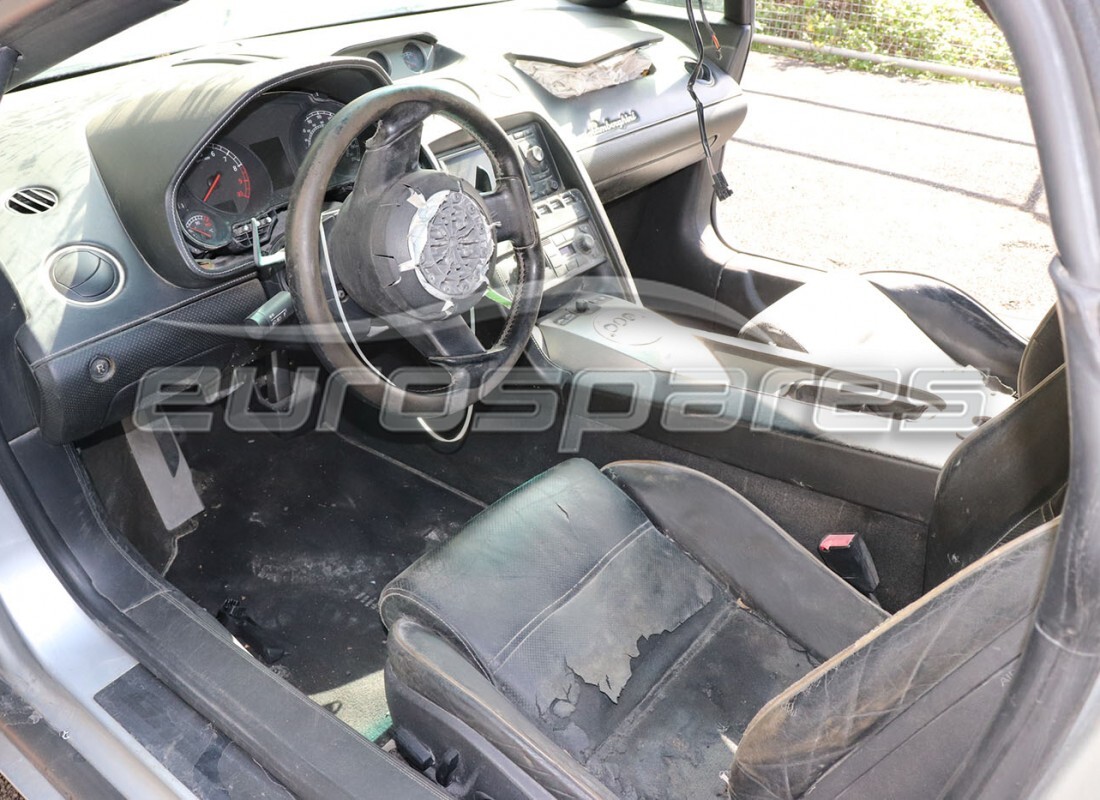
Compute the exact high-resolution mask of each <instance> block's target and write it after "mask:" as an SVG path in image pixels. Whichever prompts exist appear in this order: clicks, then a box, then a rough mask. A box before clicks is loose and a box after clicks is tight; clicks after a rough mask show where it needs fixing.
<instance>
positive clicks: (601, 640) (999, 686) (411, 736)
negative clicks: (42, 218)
mask: <svg viewBox="0 0 1100 800" xmlns="http://www.w3.org/2000/svg"><path fill="white" fill-rule="evenodd" d="M1067 425H1068V422H1067V414H1066V396H1065V370H1064V368H1060V369H1058V370H1057V371H1056V372H1055V373H1054V374H1052V375H1050V376H1048V377H1047V378H1046V379H1045V380H1043V381H1042V382H1041V383H1040V384H1039V385H1038V386H1036V387H1034V388H1033V389H1031V391H1030V392H1029V393H1028V394H1027V395H1026V396H1025V397H1023V398H1022V399H1021V400H1020V401H1019V402H1018V403H1016V404H1015V405H1014V406H1012V408H1010V409H1009V410H1008V411H1007V412H1005V413H1004V414H1002V415H1001V416H1000V417H998V418H996V419H994V420H992V421H991V422H989V423H987V424H986V425H984V426H982V427H981V428H979V429H978V431H976V432H975V433H974V434H972V435H971V436H970V437H969V438H968V439H967V440H966V441H964V442H963V443H962V444H961V445H960V447H959V449H958V450H957V451H956V453H955V454H954V456H953V457H952V458H951V459H950V460H949V462H948V465H947V467H945V470H944V473H943V474H942V475H941V479H940V484H939V486H938V489H937V494H936V498H935V504H934V508H933V512H932V517H931V524H930V544H929V551H928V552H929V556H928V564H927V569H926V575H927V576H937V577H935V578H933V579H932V580H934V581H938V580H941V579H943V578H946V580H945V581H944V582H942V583H939V584H938V585H936V586H935V587H934V588H932V587H931V586H929V587H926V588H931V591H929V592H928V593H927V594H925V595H924V596H923V597H922V598H921V599H920V600H918V601H917V602H915V603H913V604H911V605H910V606H908V607H907V608H905V609H903V610H902V611H900V612H898V613H897V614H894V615H892V616H891V615H890V614H888V613H887V612H886V611H884V610H883V609H882V608H880V607H879V606H878V605H877V604H875V603H874V602H872V600H871V599H869V598H868V597H865V596H863V595H861V594H860V593H858V592H857V591H856V590H855V589H853V588H852V587H851V586H849V585H848V584H847V583H845V582H844V581H842V580H841V579H840V578H838V577H837V576H836V575H835V574H833V573H832V572H831V571H830V570H829V569H827V568H826V567H825V566H824V565H823V564H822V562H821V561H819V560H818V559H817V558H816V557H815V556H814V555H813V554H811V553H810V552H809V551H807V550H806V549H805V548H803V547H801V546H800V545H799V544H798V543H797V542H796V541H795V540H794V539H792V538H791V537H790V536H789V535H788V534H787V533H785V532H784V531H783V530H781V529H780V528H779V527H778V526H777V525H775V523H774V522H772V521H771V520H770V519H768V518H767V517H766V516H764V515H763V514H762V513H761V512H760V511H759V510H757V509H756V508H755V507H754V506H752V505H751V504H750V503H749V502H748V501H746V500H745V499H744V498H742V497H740V496H739V495H738V494H736V493H735V492H733V491H732V490H731V489H729V488H728V487H727V486H725V485H724V484H721V483H719V482H717V481H715V480H713V479H711V478H709V477H707V476H705V475H703V474H701V473H698V472H695V471H693V470H690V469H687V468H684V467H680V466H676V465H672V464H666V463H658V462H619V463H615V464H612V465H610V466H608V467H606V468H604V469H603V470H599V469H597V468H596V467H595V466H593V465H592V464H590V463H588V462H586V461H582V460H571V461H567V462H564V463H562V464H560V465H558V466H557V467H554V468H553V469H551V470H549V471H547V472H545V473H543V474H542V475H539V476H538V477H536V478H535V479H533V480H532V481H530V482H528V483H527V484H525V485H523V486H521V487H520V488H518V489H516V490H515V491H513V492H512V493H511V494H509V495H507V496H506V497H504V498H503V499H502V500H500V501H498V502H497V503H495V504H494V505H492V506H491V507H490V508H488V509H486V510H485V511H484V512H482V513H481V514H480V515H479V516H477V517H475V518H474V519H473V520H472V521H471V522H470V523H469V524H468V525H467V526H466V528H465V529H464V530H463V531H462V532H461V533H459V534H458V535H457V536H456V537H455V538H454V539H452V540H450V541H449V542H447V543H446V544H445V545H443V546H442V547H440V548H439V549H438V550H436V551H434V552H433V553H430V554H428V555H426V556H424V557H423V558H421V559H420V560H419V561H417V562H416V563H415V564H413V565H412V566H411V567H410V568H409V569H407V570H406V571H405V572H403V573H402V574H401V575H399V576H398V577H397V578H396V579H395V580H394V581H393V582H391V583H390V584H389V585H388V586H387V587H386V589H385V590H384V591H383V593H382V596H381V600H380V613H381V614H382V618H383V620H384V621H385V623H386V625H387V626H388V628H389V631H390V636H389V640H388V644H387V647H388V662H387V667H386V674H385V678H386V691H387V698H388V700H389V704H390V710H391V713H392V715H393V718H394V721H395V726H396V730H397V735H396V738H397V741H398V744H399V747H400V748H401V749H402V752H404V753H405V754H406V756H407V757H409V759H410V760H411V761H413V762H414V763H415V764H417V765H418V766H420V767H421V768H422V769H424V770H425V771H426V772H427V773H428V774H430V775H433V776H434V777H436V779H437V780H439V781H440V782H441V783H444V784H445V785H447V786H448V790H449V791H450V792H451V793H453V794H455V795H457V796H462V797H474V798H480V799H481V800H484V798H492V799H493V800H503V798H506V797H528V798H600V799H601V800H610V799H611V798H630V799H631V800H634V799H635V798H653V799H654V800H656V798H685V800H686V798H697V797H715V796H719V795H722V794H724V793H726V792H727V791H728V792H729V794H730V796H731V797H733V798H737V800H750V799H751V800H777V799H782V800H788V799H790V800H793V798H801V797H807V796H812V797H815V798H818V797H821V798H834V797H848V798H864V797H891V798H897V799H899V800H903V799H904V798H912V799H913V800H923V799H924V798H927V797H935V796H937V795H938V793H939V791H940V789H941V788H943V787H944V786H945V785H946V784H947V782H948V781H949V780H950V778H951V776H952V774H953V773H954V771H955V770H956V768H957V767H958V764H959V762H960V760H961V758H962V756H963V754H965V753H966V752H967V750H968V748H969V747H970V745H971V744H972V743H973V742H974V741H975V740H976V739H977V738H978V737H980V735H981V734H982V732H983V730H984V727H985V726H986V725H987V724H988V723H989V722H990V720H991V719H992V715H993V713H994V712H995V710H996V707H997V704H998V702H999V700H1000V698H1001V696H1002V695H1003V692H1004V690H1005V687H1006V685H1007V683H1008V681H1009V676H1010V675H1011V672H1012V670H1013V667H1014V664H1015V662H1016V660H1017V659H1018V656H1019V653H1020V651H1021V648H1022V646H1023V642H1024V640H1025V637H1026V636H1027V633H1028V631H1029V629H1030V618H1031V615H1032V612H1033V610H1034V608H1035V604H1036V602H1037V598H1038V595H1039V591H1040V587H1041V584H1042V578H1043V575H1044V572H1045V567H1046V564H1047V561H1048V557H1049V554H1050V552H1051V549H1052V544H1053V541H1054V537H1055V533H1056V528H1057V519H1056V518H1054V514H1055V512H1056V511H1057V506H1056V503H1057V498H1058V496H1060V490H1061V487H1062V486H1063V485H1064V482H1065V479H1066V469H1067V467H1066V451H1065V447H1064V446H1061V445H1059V442H1066V441H1067V440H1068V428H1067ZM823 533H827V531H823ZM990 551H991V552H990ZM967 564H969V566H966V565H967ZM960 570H961V571H960ZM731 764H732V767H731Z"/></svg>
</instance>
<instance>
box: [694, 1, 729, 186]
mask: <svg viewBox="0 0 1100 800" xmlns="http://www.w3.org/2000/svg"><path fill="white" fill-rule="evenodd" d="M684 6H685V8H686V9H687V15H688V23H689V24H690V25H691V34H692V36H693V37H694V38H695V49H696V54H697V55H696V59H695V68H694V69H692V71H691V75H690V76H689V77H688V82H687V90H688V94H689V95H691V99H692V100H693V101H694V102H695V116H696V118H697V119H698V122H699V140H700V141H701V142H702V144H703V154H704V155H705V156H706V161H707V168H708V169H709V170H710V177H711V180H712V181H713V182H714V193H715V194H716V195H717V196H718V199H719V200H725V199H726V198H727V197H729V196H731V195H732V194H733V191H732V190H731V189H730V186H729V183H728V182H727V181H726V176H725V175H723V174H722V170H721V169H719V168H718V166H717V165H716V164H715V163H714V153H713V152H711V149H710V136H709V135H708V134H707V117H706V110H705V109H704V108H703V103H702V101H701V100H700V99H699V95H697V94H696V93H695V84H696V82H697V81H698V80H699V77H700V76H701V75H702V74H703V66H704V65H703V56H704V55H705V54H706V46H705V45H704V44H703V34H702V32H701V31H700V30H699V21H698V20H697V19H696V18H695V7H694V6H693V5H692V2H691V0H684ZM699 14H700V15H701V16H702V18H703V24H704V25H706V27H707V30H708V31H710V38H711V41H713V42H714V47H715V49H717V50H719V52H721V46H720V44H719V42H718V37H717V36H715V34H714V29H713V28H711V26H710V22H708V21H707V12H706V9H705V8H704V7H703V0H699Z"/></svg>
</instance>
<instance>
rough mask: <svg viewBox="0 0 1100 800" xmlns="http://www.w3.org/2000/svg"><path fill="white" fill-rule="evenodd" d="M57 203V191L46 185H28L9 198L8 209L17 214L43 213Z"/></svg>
mask: <svg viewBox="0 0 1100 800" xmlns="http://www.w3.org/2000/svg"><path fill="white" fill-rule="evenodd" d="M56 205H57V192H55V191H54V190H53V189H47V188H46V187H45V186H28V187H26V188H25V189H20V190H19V191H18V192H15V193H14V194H13V195H12V196H11V197H9V198H8V202H7V206H8V209H9V210H11V211H14V212H15V213H16V214H41V213H42V212H44V211H49V210H50V209H51V208H53V207H54V206H56Z"/></svg>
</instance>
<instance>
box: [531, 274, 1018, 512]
mask: <svg viewBox="0 0 1100 800" xmlns="http://www.w3.org/2000/svg"><path fill="white" fill-rule="evenodd" d="M534 339H535V341H536V343H537V345H538V349H539V351H540V353H541V354H542V356H544V357H545V359H546V360H547V361H548V362H549V363H551V364H553V365H554V366H555V367H557V368H558V369H560V370H562V371H563V372H565V373H566V374H567V375H568V376H569V378H570V385H571V386H572V392H573V394H574V395H579V396H581V397H583V398H584V400H583V401H582V402H579V403H578V402H572V403H570V405H569V413H570V414H572V415H577V414H579V415H582V416H590V417H591V419H592V420H593V421H598V422H601V423H607V424H609V425H610V426H612V427H619V426H621V425H624V424H625V425H626V426H627V427H628V428H629V429H630V430H634V431H637V432H639V433H642V434H643V435H645V436H647V437H648V438H651V439H655V440H658V441H665V442H667V443H668V444H671V445H674V446H676V447H679V448H682V449H685V450H689V451H692V452H695V453H698V454H700V455H705V456H708V457H711V458H715V459H718V460H721V461H724V462H726V463H730V464H734V465H736V466H740V467H744V468H747V469H750V470H752V471H753V472H758V473H761V474H765V475H769V476H771V477H775V478H780V479H783V480H787V481H791V482H795V483H798V484H800V485H803V486H807V487H810V488H813V489H815V490H818V491H821V492H824V493H826V494H831V495H833V496H835V497H840V498H843V499H846V500H850V501H852V502H856V503H858V504H860V505H865V506H869V507H872V508H877V509H879V510H882V511H887V512H890V513H894V514H899V515H901V516H907V517H911V518H914V519H923V518H924V517H925V515H927V513H928V511H929V509H930V508H931V500H932V496H933V494H934V490H935V484H936V480H937V478H938V476H939V473H940V470H941V469H942V467H943V465H944V464H945V463H946V462H947V460H948V458H949V457H950V456H951V454H952V453H953V452H954V450H955V448H956V447H957V446H958V444H959V442H960V441H961V440H962V439H963V438H965V437H966V436H967V435H968V434H969V433H970V432H971V431H973V430H975V429H976V428H977V426H978V425H980V424H981V422H982V421H983V420H984V419H985V418H988V417H991V416H994V415H996V414H998V413H1000V412H1001V411H1003V410H1004V409H1005V408H1007V407H1008V406H1009V405H1011V403H1012V402H1013V400H1012V397H1011V396H1009V395H1006V394H1003V393H999V392H996V391H993V390H990V389H988V388H986V385H985V380H984V376H982V375H981V374H980V373H979V372H978V371H977V370H974V369H972V368H967V367H959V368H958V369H957V370H948V371H945V372H944V374H943V375H939V376H938V377H937V381H938V382H935V381H933V382H929V383H926V384H924V385H923V386H922V387H917V386H911V385H907V384H906V383H905V382H903V381H901V379H900V378H898V379H897V380H891V379H890V378H889V377H888V376H886V377H884V376H883V375H878V374H874V371H870V370H863V371H860V370H857V369H851V370H844V369H838V368H836V367H835V365H828V364H819V363H815V362H814V361H813V360H812V358H811V357H810V356H809V355H808V354H801V353H795V352H793V351H785V350H780V349H778V348H775V347H773V346H771V345H766V344H760V343H756V342H750V341H746V340H743V339H738V338H735V337H730V336H725V335H722V334H717V333H713V332H710V331H706V330H700V329H696V328H691V327H687V326H685V325H681V324H679V323H678V322H675V321H672V320H670V319H668V318H666V317H664V316H662V315H661V314H658V313H656V312H654V311H652V310H650V309H647V308H645V307H643V306H641V305H639V304H636V303H633V302H630V301H627V300H624V299H622V298H618V297H613V296H611V295H609V294H603V293H581V294H578V295H575V296H574V297H573V299H571V300H570V301H569V302H568V303H566V304H565V305H562V306H560V307H558V308H556V309H554V310H552V311H550V312H549V313H547V314H545V315H544V316H543V318H542V319H541V320H540V322H539V325H538V327H537V328H536V330H535V333H534ZM800 356H801V357H800ZM578 387H581V390H580V391H579V392H578ZM590 402H591V405H590ZM607 408H611V409H617V410H614V411H611V412H606V411H601V410H600V409H607ZM624 408H627V409H629V410H623V409H624ZM593 409H595V410H593ZM639 409H641V410H639Z"/></svg>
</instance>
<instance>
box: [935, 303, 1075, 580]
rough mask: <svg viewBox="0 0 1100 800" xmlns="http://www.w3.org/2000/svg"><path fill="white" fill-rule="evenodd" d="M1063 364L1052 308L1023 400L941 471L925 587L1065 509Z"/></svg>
mask: <svg viewBox="0 0 1100 800" xmlns="http://www.w3.org/2000/svg"><path fill="white" fill-rule="evenodd" d="M1062 362H1063V358H1062V348H1061V337H1060V335H1059V334H1058V319H1057V315H1056V313H1055V312H1054V310H1053V309H1052V310H1051V312H1050V313H1049V314H1047V316H1046V317H1045V318H1044V319H1043V322H1041V323H1040V324H1039V327H1038V329H1037V330H1036V333H1035V336H1033V337H1032V340H1031V342H1030V343H1029V344H1028V347H1027V350H1025V351H1024V357H1023V359H1022V360H1021V362H1020V375H1019V380H1018V383H1019V385H1020V387H1021V397H1020V399H1019V400H1017V401H1016V402H1015V403H1014V404H1013V405H1012V406H1011V407H1010V408H1009V409H1008V410H1006V411H1005V412H1003V413H1002V414H1000V415H998V416H997V417H995V418H993V419H991V420H989V421H988V422H986V423H985V424H984V425H982V426H981V427H979V428H978V429H977V430H976V431H974V432H973V433H972V434H970V436H968V437H967V438H966V439H965V440H964V441H963V442H961V443H960V444H959V446H958V447H957V448H956V449H955V452H954V453H952V454H951V457H950V458H949V459H948V460H947V463H946V464H945V465H944V468H943V470H942V471H941V472H940V477H939V481H938V483H937V484H936V496H935V500H934V502H933V506H932V515H931V519H930V520H929V528H928V540H927V548H926V551H925V569H924V590H925V591H928V590H930V589H932V588H933V587H934V586H936V585H938V584H939V583H941V582H943V581H944V580H946V579H947V578H949V577H950V576H951V575H954V574H955V573H956V572H958V571H959V570H961V569H962V568H963V567H965V566H967V565H968V564H972V563H974V562H975V561H977V560H978V559H979V558H981V557H982V556H984V555H985V554H986V553H988V552H990V551H991V550H992V549H993V548H995V547H996V546H997V545H999V544H1001V543H1003V542H1006V541H1009V540H1010V539H1012V538H1013V537H1014V536H1017V535H1019V534H1020V533H1024V532H1026V531H1028V530H1030V529H1031V528H1034V527H1035V526H1036V525H1038V524H1040V523H1042V522H1044V521H1047V520H1050V519H1052V518H1053V517H1054V516H1055V515H1056V514H1057V513H1059V511H1060V502H1061V495H1062V491H1063V489H1064V487H1065V485H1066V481H1067V479H1068V476H1069V406H1068V400H1067V396H1066V372H1065V367H1064V366H1063V365H1062Z"/></svg>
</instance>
